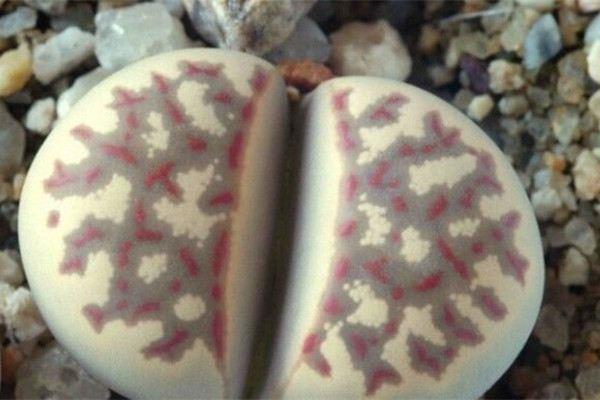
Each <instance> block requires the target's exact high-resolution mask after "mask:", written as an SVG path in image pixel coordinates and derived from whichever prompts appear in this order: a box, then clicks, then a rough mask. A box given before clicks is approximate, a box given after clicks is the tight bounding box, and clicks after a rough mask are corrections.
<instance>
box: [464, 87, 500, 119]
mask: <svg viewBox="0 0 600 400" xmlns="http://www.w3.org/2000/svg"><path fill="white" fill-rule="evenodd" d="M493 108H494V100H493V99H492V96H490V95H489V94H482V95H480V96H475V97H473V99H472V100H471V102H470V103H469V107H468V108H467V114H468V115H469V117H471V118H473V119H474V120H476V121H481V120H483V119H484V118H485V117H486V116H487V115H488V114H489V113H490V111H492V109H493Z"/></svg>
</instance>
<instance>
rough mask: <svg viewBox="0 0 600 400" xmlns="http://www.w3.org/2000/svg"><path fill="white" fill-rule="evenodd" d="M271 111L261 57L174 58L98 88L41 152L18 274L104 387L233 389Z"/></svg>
mask: <svg viewBox="0 0 600 400" xmlns="http://www.w3.org/2000/svg"><path fill="white" fill-rule="evenodd" d="M286 107H287V102H286V98H285V90H284V86H283V81H282V79H281V78H280V77H279V75H278V74H277V73H276V72H275V69H274V68H273V67H272V66H271V65H270V64H268V63H266V62H264V61H262V60H260V59H257V58H255V57H252V56H249V55H245V54H242V53H234V52H224V51H219V50H206V49H204V50H184V51H179V52H174V53H170V54H168V55H166V56H158V57H154V58H149V59H146V60H144V61H142V62H139V63H136V64H135V65H132V66H130V67H128V68H125V69H124V70H121V71H120V72H118V73H117V74H115V75H113V76H111V77H110V78H108V79H107V80H105V81H103V82H102V83H101V84H99V85H98V86H96V87H95V88H94V89H92V90H91V91H90V92H89V94H87V95H86V96H85V98H84V99H82V100H81V101H80V102H79V103H77V105H76V106H75V107H74V108H73V109H72V111H71V113H70V114H69V115H68V116H67V117H66V118H64V119H63V120H61V122H60V124H59V125H58V126H57V127H56V128H55V129H54V131H53V132H52V133H51V135H50V137H49V138H48V140H47V141H46V142H45V143H44V146H43V148H42V149H41V150H40V152H39V153H38V155H37V157H36V159H35V161H34V162H33V165H32V166H31V169H30V171H29V175H28V177H27V182H26V184H25V188H24V191H23V196H22V202H21V210H20V220H19V229H20V231H19V235H20V243H21V250H22V254H23V261H24V264H25V265H26V270H27V277H28V279H29V284H30V285H31V288H32V290H33V292H34V293H35V298H36V300H37V303H38V305H39V307H40V310H41V312H42V313H43V315H44V317H45V319H46V320H47V322H48V325H49V327H50V328H51V330H52V332H53V333H54V335H55V336H56V337H57V339H58V340H59V341H60V342H61V343H62V344H63V345H64V346H65V347H66V348H67V349H68V350H69V351H71V352H72V354H73V355H74V356H75V357H76V358H77V359H78V360H79V361H80V362H81V363H82V364H83V366H84V367H85V368H86V369H87V370H88V371H89V372H90V373H91V374H92V375H94V376H95V377H96V378H98V379H100V380H101V381H102V382H105V383H106V384H108V385H109V386H110V387H111V388H114V389H115V390H117V391H118V392H120V393H122V394H124V395H126V396H130V397H155V398H167V397H168V398H180V397H197V396H202V397H207V398H219V397H224V396H228V397H229V396H232V397H238V396H239V395H240V393H241V390H242V389H241V387H242V385H243V379H244V376H245V374H246V370H247V368H248V357H249V350H250V348H249V345H250V340H249V339H248V337H249V332H252V331H253V330H254V326H255V323H256V321H255V319H256V315H257V313H256V310H257V307H258V301H259V300H260V297H259V295H258V294H259V293H261V292H262V290H261V282H262V281H263V272H264V271H263V267H264V265H265V261H264V258H265V257H266V254H267V252H268V243H269V241H270V240H269V227H270V226H271V225H272V209H273V198H274V196H273V193H275V192H276V190H275V183H276V180H277V179H276V174H277V170H278V168H276V165H277V162H278V161H277V159H278V154H279V153H280V142H281V140H280V139H281V137H282V135H281V132H282V131H283V130H284V129H285V126H284V123H285V121H286V120H287V108H286ZM266 160H268V162H266Z"/></svg>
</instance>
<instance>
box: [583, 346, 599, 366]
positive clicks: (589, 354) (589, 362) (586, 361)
mask: <svg viewBox="0 0 600 400" xmlns="http://www.w3.org/2000/svg"><path fill="white" fill-rule="evenodd" d="M597 363H598V355H597V354H596V353H594V352H593V351H590V350H586V351H584V352H583V353H582V354H581V366H582V367H584V368H588V367H592V366H594V365H596V364H597Z"/></svg>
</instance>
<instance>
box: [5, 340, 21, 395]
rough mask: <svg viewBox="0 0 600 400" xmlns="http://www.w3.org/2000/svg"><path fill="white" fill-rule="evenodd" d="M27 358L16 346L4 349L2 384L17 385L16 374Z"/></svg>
mask: <svg viewBox="0 0 600 400" xmlns="http://www.w3.org/2000/svg"><path fill="white" fill-rule="evenodd" d="M24 359H25V356H24V355H23V353H22V352H21V351H20V350H19V349H18V348H17V346H16V345H8V346H6V347H3V348H2V383H3V384H8V385H12V384H14V383H15V374H16V373H17V369H18V368H19V365H21V363H22V362H23V360H24Z"/></svg>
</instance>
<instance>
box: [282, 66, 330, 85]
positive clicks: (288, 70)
mask: <svg viewBox="0 0 600 400" xmlns="http://www.w3.org/2000/svg"><path fill="white" fill-rule="evenodd" d="M277 69H278V70H279V72H280V73H281V75H283V79H284V80H285V83H286V84H287V85H291V86H294V87H296V88H297V89H298V90H300V91H301V92H310V91H311V90H313V89H314V88H316V87H317V86H318V85H319V84H320V83H321V82H325V81H326V80H328V79H331V78H333V72H331V70H330V69H329V68H327V67H326V66H325V65H323V64H320V63H316V62H314V61H311V60H285V61H282V62H281V63H279V64H278V65H277Z"/></svg>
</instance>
